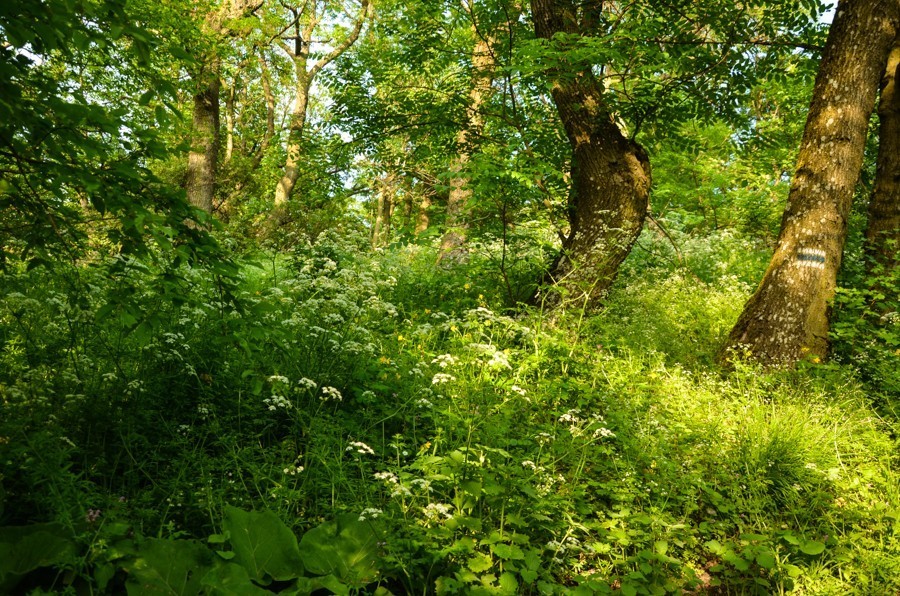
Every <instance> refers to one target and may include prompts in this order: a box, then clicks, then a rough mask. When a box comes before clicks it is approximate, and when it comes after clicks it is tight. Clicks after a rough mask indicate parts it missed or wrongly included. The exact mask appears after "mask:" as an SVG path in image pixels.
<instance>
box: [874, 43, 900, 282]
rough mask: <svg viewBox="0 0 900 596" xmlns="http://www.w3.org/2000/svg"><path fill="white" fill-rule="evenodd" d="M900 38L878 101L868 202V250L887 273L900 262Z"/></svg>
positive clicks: (892, 51) (875, 262) (888, 64)
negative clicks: (899, 90)
mask: <svg viewBox="0 0 900 596" xmlns="http://www.w3.org/2000/svg"><path fill="white" fill-rule="evenodd" d="M898 71H900V38H894V46H893V48H892V49H891V52H890V54H889V56H888V60H887V67H886V68H885V70H884V76H883V78H882V79H881V101H880V102H879V104H878V118H879V129H878V169H877V173H876V175H875V189H874V190H873V191H872V197H871V199H870V201H869V223H868V227H867V228H866V245H867V251H868V253H869V255H870V257H871V259H872V260H871V262H872V265H873V270H874V269H876V268H877V269H879V270H880V272H883V273H886V272H889V271H892V270H894V269H896V267H897V263H898V261H900V94H898V93H897V86H896V85H897V75H898Z"/></svg>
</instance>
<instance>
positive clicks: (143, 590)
mask: <svg viewBox="0 0 900 596" xmlns="http://www.w3.org/2000/svg"><path fill="white" fill-rule="evenodd" d="M211 559H212V553H211V552H210V551H209V549H207V548H206V547H205V546H203V545H202V544H200V543H199V542H194V541H192V540H163V539H160V538H150V539H147V540H146V541H144V542H142V543H141V544H140V547H139V549H138V553H137V556H136V558H134V559H132V560H126V562H125V563H123V564H122V567H123V568H124V569H125V570H126V571H128V573H129V578H128V582H127V583H126V584H125V587H126V589H127V591H128V594H129V595H131V594H133V595H135V596H142V595H145V594H151V595H155V594H167V595H172V596H175V595H178V596H188V595H193V594H199V593H200V589H201V587H202V584H201V583H200V582H201V580H202V578H203V576H204V575H206V573H207V572H208V571H209V570H210V569H211V568H212V564H211Z"/></svg>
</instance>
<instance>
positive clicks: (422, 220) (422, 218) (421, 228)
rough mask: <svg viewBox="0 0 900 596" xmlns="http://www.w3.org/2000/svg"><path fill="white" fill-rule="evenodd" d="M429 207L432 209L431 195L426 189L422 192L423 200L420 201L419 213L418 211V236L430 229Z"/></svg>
mask: <svg viewBox="0 0 900 596" xmlns="http://www.w3.org/2000/svg"><path fill="white" fill-rule="evenodd" d="M429 209H431V195H430V194H428V191H425V192H424V193H423V194H422V200H421V202H419V210H418V213H416V229H415V235H416V236H418V235H419V234H421V233H423V232H425V231H427V230H428V225H429V223H430V220H429V216H428V210H429Z"/></svg>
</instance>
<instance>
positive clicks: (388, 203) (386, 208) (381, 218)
mask: <svg viewBox="0 0 900 596" xmlns="http://www.w3.org/2000/svg"><path fill="white" fill-rule="evenodd" d="M378 182H379V183H378V206H377V207H376V210H375V223H374V225H373V226H372V248H379V247H382V246H387V245H388V244H390V241H391V215H392V214H393V212H394V195H395V194H396V192H397V178H396V175H395V174H394V173H393V172H388V173H386V174H385V175H384V176H382V177H381V179H380V180H379V181H378Z"/></svg>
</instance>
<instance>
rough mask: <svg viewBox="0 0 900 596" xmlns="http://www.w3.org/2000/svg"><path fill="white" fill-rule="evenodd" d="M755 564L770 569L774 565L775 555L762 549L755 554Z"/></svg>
mask: <svg viewBox="0 0 900 596" xmlns="http://www.w3.org/2000/svg"><path fill="white" fill-rule="evenodd" d="M756 564H757V565H759V566H760V567H762V568H763V569H772V568H773V567H775V557H774V556H773V555H772V553H770V552H767V551H763V552H761V553H759V554H758V555H756Z"/></svg>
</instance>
